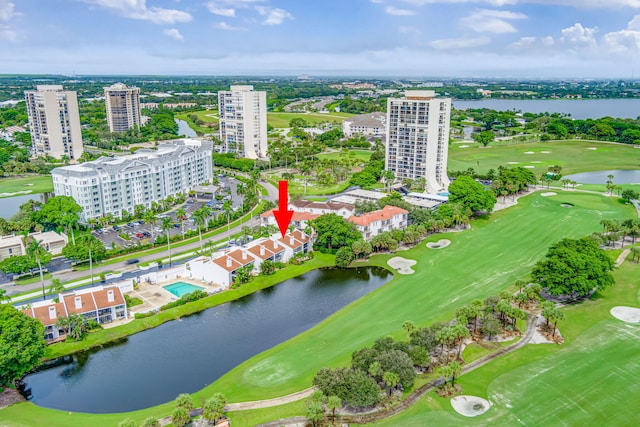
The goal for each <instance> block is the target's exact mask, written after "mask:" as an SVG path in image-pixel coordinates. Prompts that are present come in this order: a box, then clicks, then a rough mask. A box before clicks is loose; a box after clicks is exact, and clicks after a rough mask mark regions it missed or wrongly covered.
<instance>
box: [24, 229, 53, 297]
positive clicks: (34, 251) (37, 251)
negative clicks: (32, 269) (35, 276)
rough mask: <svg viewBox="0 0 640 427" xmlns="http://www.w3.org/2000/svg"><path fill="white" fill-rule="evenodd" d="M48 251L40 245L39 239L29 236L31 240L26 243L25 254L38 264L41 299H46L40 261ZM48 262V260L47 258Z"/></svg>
mask: <svg viewBox="0 0 640 427" xmlns="http://www.w3.org/2000/svg"><path fill="white" fill-rule="evenodd" d="M48 255H49V254H48V252H47V251H46V250H45V248H43V247H42V246H40V241H39V240H36V239H35V238H33V237H32V238H31V240H30V241H29V243H28V245H27V256H28V257H29V258H30V259H32V260H35V261H36V263H37V264H38V271H39V273H40V284H41V285H42V299H43V300H44V299H46V298H45V291H44V274H43V273H42V261H43V260H44V259H46V257H47V256H48ZM47 262H48V260H47Z"/></svg>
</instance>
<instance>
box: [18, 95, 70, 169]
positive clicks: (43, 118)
mask: <svg viewBox="0 0 640 427" xmlns="http://www.w3.org/2000/svg"><path fill="white" fill-rule="evenodd" d="M24 97H25V100H26V101H27V114H28V116H29V131H30V132H31V142H32V145H31V155H32V156H33V157H39V156H44V155H47V154H48V155H50V156H51V157H55V158H56V159H61V158H62V156H67V157H68V158H69V159H70V160H77V159H78V158H80V156H81V155H82V151H83V149H82V131H81V129H80V113H79V112H78V97H77V96H76V93H75V92H73V91H68V90H63V89H62V86H61V85H39V86H36V90H26V91H25V92H24Z"/></svg>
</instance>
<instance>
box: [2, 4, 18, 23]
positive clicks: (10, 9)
mask: <svg viewBox="0 0 640 427" xmlns="http://www.w3.org/2000/svg"><path fill="white" fill-rule="evenodd" d="M15 7H16V5H15V3H13V2H10V1H9V0H0V21H3V22H7V21H9V20H10V19H11V18H13V17H14V16H16V13H15V12H14V9H15Z"/></svg>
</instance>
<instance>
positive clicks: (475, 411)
mask: <svg viewBox="0 0 640 427" xmlns="http://www.w3.org/2000/svg"><path fill="white" fill-rule="evenodd" d="M451 406H453V409H455V411H456V412H457V413H459V414H460V415H464V416H465V417H477V416H478V415H482V414H484V413H485V412H487V411H488V410H489V408H491V402H489V401H488V400H485V399H483V398H481V397H477V396H456V397H454V398H452V399H451Z"/></svg>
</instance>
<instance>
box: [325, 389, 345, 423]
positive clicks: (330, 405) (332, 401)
mask: <svg viewBox="0 0 640 427" xmlns="http://www.w3.org/2000/svg"><path fill="white" fill-rule="evenodd" d="M338 408H342V399H340V398H339V397H338V396H329V397H328V398H327V409H328V410H329V411H331V420H332V422H331V424H333V425H335V424H336V409H338Z"/></svg>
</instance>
